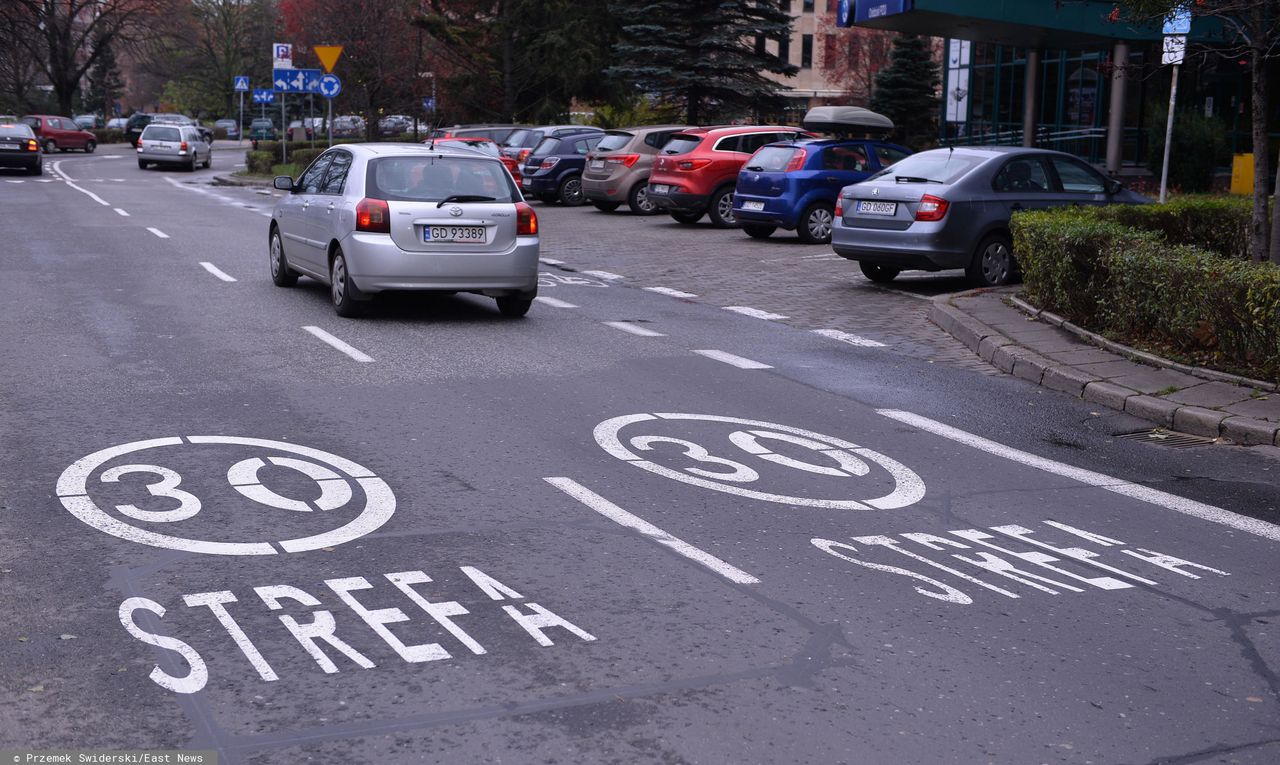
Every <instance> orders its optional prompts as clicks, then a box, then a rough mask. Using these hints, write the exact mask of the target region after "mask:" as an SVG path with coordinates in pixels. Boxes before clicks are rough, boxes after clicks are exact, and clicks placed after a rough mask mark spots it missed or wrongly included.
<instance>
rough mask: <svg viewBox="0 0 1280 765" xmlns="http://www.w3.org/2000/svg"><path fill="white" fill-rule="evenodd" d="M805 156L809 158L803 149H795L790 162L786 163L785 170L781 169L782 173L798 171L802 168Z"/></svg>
mask: <svg viewBox="0 0 1280 765" xmlns="http://www.w3.org/2000/svg"><path fill="white" fill-rule="evenodd" d="M807 156H809V152H807V151H805V150H804V149H796V150H795V152H794V153H793V154H792V155H791V161H790V162H788V163H787V166H786V167H785V168H783V172H784V173H793V172H795V171H796V170H799V169H800V168H802V167H804V159H805V157H807Z"/></svg>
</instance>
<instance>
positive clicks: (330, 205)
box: [325, 202, 333, 212]
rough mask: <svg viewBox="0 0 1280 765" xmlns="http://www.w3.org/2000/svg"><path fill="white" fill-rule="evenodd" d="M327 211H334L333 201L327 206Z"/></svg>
mask: <svg viewBox="0 0 1280 765" xmlns="http://www.w3.org/2000/svg"><path fill="white" fill-rule="evenodd" d="M325 211H326V212H333V202H330V203H329V206H328V207H326V208H325Z"/></svg>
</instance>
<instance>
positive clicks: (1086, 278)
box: [1010, 200, 1280, 381]
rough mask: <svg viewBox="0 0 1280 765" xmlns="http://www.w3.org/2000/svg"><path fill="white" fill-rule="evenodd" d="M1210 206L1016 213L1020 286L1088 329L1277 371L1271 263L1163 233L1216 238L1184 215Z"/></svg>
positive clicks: (1206, 211) (1278, 300)
mask: <svg viewBox="0 0 1280 765" xmlns="http://www.w3.org/2000/svg"><path fill="white" fill-rule="evenodd" d="M1166 207H1170V208H1171V207H1172V206H1171V205H1170V206H1166ZM1193 208H1194V211H1192V209H1193ZM1214 209H1217V208H1216V207H1215V204H1213V203H1210V202H1209V201H1207V200H1188V201H1187V203H1186V206H1184V207H1183V208H1181V215H1180V216H1179V215H1178V214H1176V213H1177V212H1178V210H1177V209H1173V210H1164V209H1156V210H1142V211H1139V210H1141V208H1129V209H1127V210H1120V208H1119V207H1118V206H1117V207H1115V208H1105V213H1104V214H1101V215H1100V214H1099V211H1098V209H1097V208H1088V209H1085V208H1061V209H1054V210H1044V211H1032V212H1025V213H1018V214H1016V215H1014V216H1013V220H1012V221H1011V224H1010V228H1011V230H1012V233H1013V247H1014V251H1015V252H1016V253H1017V254H1018V258H1019V262H1020V264H1021V266H1022V272H1023V278H1024V281H1025V283H1026V291H1027V296H1028V297H1029V298H1030V299H1031V301H1032V302H1033V303H1035V304H1037V305H1039V306H1040V307H1042V308H1045V309H1048V310H1050V311H1053V312H1055V313H1058V314H1061V315H1063V316H1065V317H1066V318H1067V319H1069V320H1070V321H1072V322H1075V323H1076V324H1079V325H1081V326H1085V327H1088V328H1089V329H1092V330H1094V331H1096V332H1101V333H1103V334H1107V335H1111V336H1114V337H1120V338H1123V339H1126V340H1130V341H1140V342H1141V341H1151V342H1154V343H1155V344H1156V345H1157V346H1160V347H1166V348H1167V347H1172V348H1173V349H1176V350H1177V351H1180V352H1182V353H1184V354H1186V355H1188V356H1190V357H1191V358H1192V360H1193V361H1194V362H1196V363H1200V364H1205V365H1212V366H1219V367H1224V368H1228V369H1231V370H1233V371H1239V372H1242V373H1244V374H1246V375H1249V376H1253V377H1259V378H1262V379H1267V380H1276V381H1280V268H1278V267H1276V266H1274V265H1272V264H1270V263H1251V262H1249V261H1248V260H1243V259H1240V258H1239V257H1227V256H1224V255H1223V254H1219V253H1218V252H1214V251H1211V250H1209V249H1207V248H1205V247H1203V246H1196V245H1194V244H1184V243H1175V242H1174V241H1172V240H1176V239H1177V238H1178V235H1177V232H1183V233H1188V232H1192V231H1193V229H1194V232H1195V236H1191V235H1190V234H1188V237H1187V238H1199V239H1202V240H1214V239H1216V237H1214V236H1204V235H1203V234H1204V231H1203V230H1202V229H1196V228H1195V227H1194V226H1192V225H1191V223H1190V221H1193V220H1209V219H1210V218H1211V217H1212V211H1213V210H1214ZM1117 218H1121V219H1126V220H1133V221H1135V222H1137V223H1145V224H1151V229H1152V230H1142V229H1140V228H1136V227H1131V226H1126V225H1124V224H1122V223H1121V222H1119V221H1118V220H1116V219H1117ZM1179 218H1181V220H1179ZM1153 222H1158V223H1159V226H1156V225H1154V223H1153ZM1219 225H1222V224H1221V221H1220V223H1219ZM1165 231H1170V232H1174V233H1173V235H1170V236H1169V237H1167V238H1166V235H1165ZM1236 247H1237V248H1239V247H1240V245H1239V244H1238V243H1236Z"/></svg>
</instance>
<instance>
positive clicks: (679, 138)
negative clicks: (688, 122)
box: [662, 133, 702, 154]
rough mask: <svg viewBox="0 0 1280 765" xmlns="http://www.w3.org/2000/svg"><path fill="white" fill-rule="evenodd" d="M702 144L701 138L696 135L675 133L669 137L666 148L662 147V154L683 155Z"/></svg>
mask: <svg viewBox="0 0 1280 765" xmlns="http://www.w3.org/2000/svg"><path fill="white" fill-rule="evenodd" d="M700 143H702V137H701V136H696V135H684V134H682V133H676V134H675V135H673V136H671V140H670V141H668V142H667V145H666V146H663V147H662V153H663V154H684V153H685V152H690V151H693V150H694V149H696V148H698V144H700Z"/></svg>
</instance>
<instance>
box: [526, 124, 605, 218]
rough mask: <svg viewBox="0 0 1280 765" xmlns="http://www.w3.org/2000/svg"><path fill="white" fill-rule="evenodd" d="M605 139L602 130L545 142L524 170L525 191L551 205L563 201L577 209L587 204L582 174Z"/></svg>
mask: <svg viewBox="0 0 1280 765" xmlns="http://www.w3.org/2000/svg"><path fill="white" fill-rule="evenodd" d="M602 138H604V131H602V130H600V128H580V129H579V131H578V132H576V133H567V134H564V135H560V136H558V137H553V136H547V137H546V138H543V139H542V141H541V142H540V143H539V144H538V145H537V146H535V147H534V148H533V150H532V151H531V152H530V153H529V156H528V157H527V158H526V159H525V161H524V164H523V165H522V166H521V168H520V188H521V190H523V191H524V192H525V193H527V194H531V195H533V196H534V197H537V198H538V199H539V200H541V201H542V202H545V203H547V204H551V203H553V202H556V201H559V202H560V203H561V204H564V205H569V206H571V207H576V206H578V205H580V204H582V203H583V202H586V201H587V198H586V196H585V195H584V194H583V193H582V171H583V169H584V168H586V166H587V154H588V153H590V151H591V150H592V149H594V148H595V147H596V144H598V143H600V140H601V139H602Z"/></svg>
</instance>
